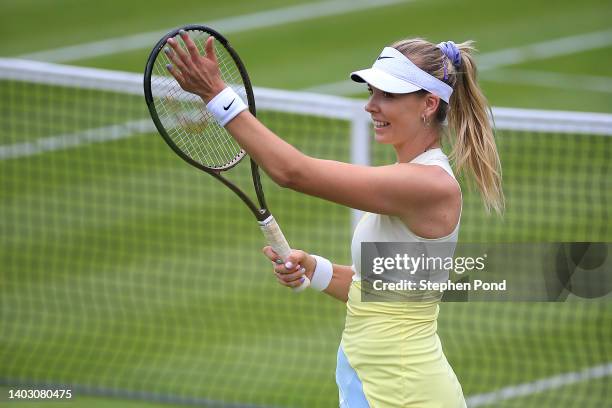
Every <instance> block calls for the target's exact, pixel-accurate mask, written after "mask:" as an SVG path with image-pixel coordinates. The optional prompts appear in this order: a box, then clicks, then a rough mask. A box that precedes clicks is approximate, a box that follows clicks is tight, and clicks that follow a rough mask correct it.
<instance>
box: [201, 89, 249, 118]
mask: <svg viewBox="0 0 612 408" xmlns="http://www.w3.org/2000/svg"><path fill="white" fill-rule="evenodd" d="M206 108H207V109H208V111H209V112H210V113H211V114H212V115H213V116H214V118H215V120H216V121H217V123H219V125H221V126H225V125H227V124H228V123H229V121H230V120H232V119H234V118H235V117H236V115H238V114H239V113H240V112H242V111H243V110H245V109H248V107H247V105H246V103H244V101H243V100H242V99H241V98H240V97H239V96H238V94H237V93H236V92H235V91H234V90H233V89H232V88H230V87H229V86H228V87H227V88H225V89H224V90H222V91H221V92H219V93H218V94H217V95H216V96H215V97H214V98H212V99H211V100H210V102H208V103H207V104H206Z"/></svg>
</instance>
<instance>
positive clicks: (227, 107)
mask: <svg viewBox="0 0 612 408" xmlns="http://www.w3.org/2000/svg"><path fill="white" fill-rule="evenodd" d="M235 100H236V98H234V99H232V101H231V102H230V104H229V105H227V106H224V107H223V110H228V109H229V108H230V106H232V103H234V101H235Z"/></svg>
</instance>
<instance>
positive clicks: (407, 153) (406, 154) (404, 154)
mask: <svg viewBox="0 0 612 408" xmlns="http://www.w3.org/2000/svg"><path fill="white" fill-rule="evenodd" d="M394 147H395V155H396V158H397V162H398V163H409V162H410V161H412V160H413V159H414V158H415V157H417V156H418V155H420V154H423V153H424V152H426V151H428V150H432V149H436V148H439V147H441V146H440V138H439V137H432V138H427V139H426V140H422V141H421V142H420V143H415V141H414V140H413V141H411V142H406V143H404V144H402V145H395V146H394Z"/></svg>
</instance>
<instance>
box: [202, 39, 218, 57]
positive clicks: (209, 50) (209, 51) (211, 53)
mask: <svg viewBox="0 0 612 408" xmlns="http://www.w3.org/2000/svg"><path fill="white" fill-rule="evenodd" d="M204 49H205V51H206V56H207V57H208V58H210V59H211V60H213V61H214V62H215V63H216V62H217V54H215V37H213V36H210V37H208V39H207V40H206V45H205V47H204Z"/></svg>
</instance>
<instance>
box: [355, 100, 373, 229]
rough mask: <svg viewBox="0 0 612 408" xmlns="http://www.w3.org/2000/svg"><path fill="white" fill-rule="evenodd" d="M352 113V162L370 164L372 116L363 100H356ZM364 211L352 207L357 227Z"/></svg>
mask: <svg viewBox="0 0 612 408" xmlns="http://www.w3.org/2000/svg"><path fill="white" fill-rule="evenodd" d="M352 109H353V112H352V115H351V163H353V164H361V165H364V166H368V165H369V164H370V139H369V134H370V122H371V121H370V117H369V116H368V115H367V113H366V112H365V111H364V109H363V103H362V102H357V101H356V102H355V104H354V106H353V108H352ZM362 215H363V211H360V210H356V209H351V225H352V228H353V229H355V227H356V226H357V223H358V222H359V219H360V218H361V216H362Z"/></svg>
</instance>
